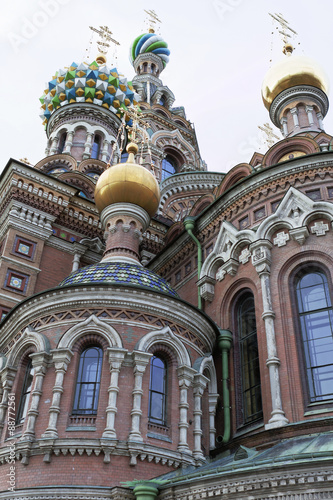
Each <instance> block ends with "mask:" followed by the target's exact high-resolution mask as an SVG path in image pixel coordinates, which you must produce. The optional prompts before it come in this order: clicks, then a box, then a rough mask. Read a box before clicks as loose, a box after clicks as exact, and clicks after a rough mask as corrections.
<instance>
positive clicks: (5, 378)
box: [0, 367, 19, 437]
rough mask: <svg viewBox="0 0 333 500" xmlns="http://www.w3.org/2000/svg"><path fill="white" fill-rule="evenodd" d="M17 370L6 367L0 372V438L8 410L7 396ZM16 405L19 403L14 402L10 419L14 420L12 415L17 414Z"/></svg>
mask: <svg viewBox="0 0 333 500" xmlns="http://www.w3.org/2000/svg"><path fill="white" fill-rule="evenodd" d="M16 371H17V369H16V368H14V367H6V368H3V370H2V371H1V383H2V391H3V392H2V399H1V403H0V437H1V434H2V429H3V427H4V424H5V418H6V413H7V408H8V395H9V394H10V391H11V389H12V387H13V383H14V379H15V375H16ZM18 404H19V401H18V400H17V398H16V400H15V407H14V406H13V407H12V412H13V414H12V415H10V416H11V418H15V415H14V413H15V412H17V410H18Z"/></svg>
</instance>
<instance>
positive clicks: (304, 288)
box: [296, 269, 333, 402]
mask: <svg viewBox="0 0 333 500" xmlns="http://www.w3.org/2000/svg"><path fill="white" fill-rule="evenodd" d="M296 295H297V306H298V315H299V322H300V328H301V333H302V340H303V348H304V358H305V366H306V374H307V381H308V387H309V394H310V402H315V401H322V400H325V399H333V309H332V301H331V297H330V293H329V289H328V282H327V277H326V275H325V274H324V273H323V272H322V271H319V270H309V269H308V270H307V272H306V274H304V273H302V275H298V276H297V279H296Z"/></svg>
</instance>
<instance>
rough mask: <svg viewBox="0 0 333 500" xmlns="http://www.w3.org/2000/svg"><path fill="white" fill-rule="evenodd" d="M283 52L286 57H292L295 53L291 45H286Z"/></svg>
mask: <svg viewBox="0 0 333 500" xmlns="http://www.w3.org/2000/svg"><path fill="white" fill-rule="evenodd" d="M282 52H283V53H284V54H285V55H286V56H291V54H292V53H293V52H294V47H293V46H292V45H291V43H286V44H285V46H284V47H283V50H282Z"/></svg>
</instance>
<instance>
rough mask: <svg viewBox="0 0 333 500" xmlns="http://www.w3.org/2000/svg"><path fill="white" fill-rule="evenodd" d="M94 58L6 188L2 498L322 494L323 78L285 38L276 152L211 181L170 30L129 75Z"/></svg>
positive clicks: (326, 365) (54, 93)
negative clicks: (180, 88)
mask: <svg viewBox="0 0 333 500" xmlns="http://www.w3.org/2000/svg"><path fill="white" fill-rule="evenodd" d="M101 30H102V35H103V37H104V40H107V39H108V30H107V28H106V27H102V28H101ZM104 45H105V44H104ZM103 47H104V46H103V44H100V49H101V50H100V52H99V53H98V55H97V57H96V59H95V60H94V61H92V62H91V61H89V62H86V61H83V62H80V61H79V62H78V63H76V62H72V63H71V64H70V65H69V66H66V67H64V68H62V69H59V70H58V71H57V72H56V73H55V74H54V75H53V76H52V78H50V80H49V82H48V84H47V88H46V89H45V90H44V92H43V95H42V97H41V99H40V101H41V107H42V108H41V117H42V120H43V125H44V127H45V132H46V150H45V157H44V158H42V159H41V160H40V161H39V162H38V163H37V164H36V165H30V164H27V163H25V162H24V161H17V160H14V159H10V160H9V161H8V163H7V165H6V166H5V168H4V170H3V172H2V174H1V177H0V208H1V212H0V213H1V215H0V319H1V322H0V471H1V473H0V500H2V499H3V500H27V499H33V500H64V499H66V500H154V499H156V500H201V499H208V498H212V499H216V500H217V499H228V500H239V499H246V500H250V499H251V500H259V499H260V500H280V499H281V500H282V499H284V500H287V499H288V500H315V499H318V500H319V499H329V498H333V428H332V424H333V307H332V299H333V137H332V136H331V135H329V133H326V131H325V130H324V124H323V121H324V118H325V116H326V114H327V112H328V105H329V103H328V96H327V94H328V81H327V77H326V75H325V72H324V70H323V69H322V68H321V67H320V66H319V65H318V64H317V63H316V61H314V60H312V59H309V58H307V57H305V56H301V55H297V54H295V53H294V51H293V47H292V45H291V44H290V43H286V44H285V47H284V53H285V54H284V56H283V58H282V59H281V61H280V62H278V63H276V64H275V65H273V66H272V68H271V69H270V70H269V71H268V73H267V74H266V76H264V75H263V77H264V81H263V85H262V98H263V102H264V105H265V107H266V108H267V111H268V113H269V117H270V120H271V122H272V123H273V124H274V126H275V127H277V128H278V129H279V130H280V131H281V133H282V136H283V139H282V140H279V141H278V142H276V143H275V144H273V145H272V146H271V147H269V148H268V150H267V151H266V153H265V154H260V153H254V154H253V156H252V158H249V162H248V163H241V164H238V165H236V166H234V167H233V168H232V169H231V170H230V171H229V172H227V173H222V172H214V169H218V167H219V166H218V165H210V166H209V167H210V169H211V170H207V165H206V163H205V162H204V161H203V159H202V158H201V155H200V150H199V145H198V141H197V137H196V133H195V129H194V127H193V125H192V124H191V123H190V121H189V120H188V119H187V118H186V112H185V109H184V108H183V107H175V106H174V101H175V96H174V94H173V92H172V90H170V89H169V87H168V86H167V83H168V82H165V83H164V82H163V81H162V79H161V78H162V76H163V75H162V73H163V70H164V68H165V66H166V65H167V64H168V63H169V55H170V51H169V49H168V45H167V43H166V42H165V41H164V39H163V38H162V36H160V35H159V34H157V33H155V32H154V30H153V29H150V30H149V32H148V33H144V34H141V35H139V36H138V37H137V38H135V40H134V41H133V43H132V45H131V47H130V57H131V62H132V65H133V71H134V77H133V78H132V80H131V81H130V80H128V79H127V78H126V77H124V76H123V75H121V74H120V73H119V71H118V70H117V68H114V67H112V66H110V65H109V63H108V61H107V59H106V55H105V50H104V49H103ZM64 64H68V61H64ZM170 64H172V62H171V63H170ZM45 76H48V75H45ZM207 113H209V110H207ZM332 132H333V131H332Z"/></svg>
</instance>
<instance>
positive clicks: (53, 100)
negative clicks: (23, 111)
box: [40, 61, 138, 125]
mask: <svg viewBox="0 0 333 500" xmlns="http://www.w3.org/2000/svg"><path fill="white" fill-rule="evenodd" d="M137 97H138V96H137V94H136V93H135V90H134V88H133V86H132V83H131V82H128V81H127V79H126V78H125V77H123V76H121V75H119V73H118V71H117V69H116V68H112V69H110V68H109V67H108V66H106V65H98V64H97V62H96V61H94V62H92V63H91V64H89V65H88V64H87V63H81V64H79V65H78V64H76V63H75V62H73V63H72V64H71V66H70V67H69V68H66V69H60V70H59V71H57V73H56V74H55V75H54V76H53V78H52V80H50V81H49V82H48V83H47V84H46V89H45V90H44V94H43V95H42V97H41V98H40V102H41V104H42V110H43V111H42V113H41V115H40V116H41V118H42V120H43V124H44V125H46V124H47V122H48V120H49V118H50V116H51V114H52V113H53V112H54V111H55V110H56V109H58V108H60V107H61V106H64V105H66V104H72V103H78V102H88V103H91V104H97V105H98V106H103V107H104V108H106V109H109V110H110V111H112V112H113V113H114V114H116V115H117V116H119V117H120V116H121V112H120V110H121V108H123V109H126V108H127V106H131V105H136V104H137V99H136V98H137Z"/></svg>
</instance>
